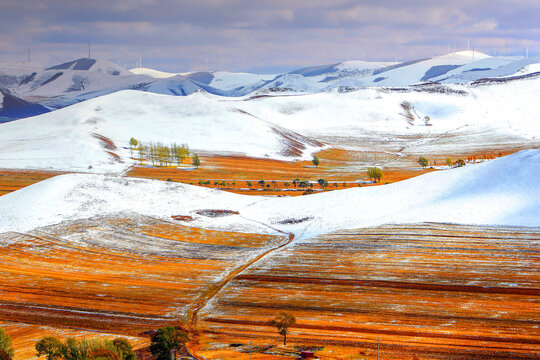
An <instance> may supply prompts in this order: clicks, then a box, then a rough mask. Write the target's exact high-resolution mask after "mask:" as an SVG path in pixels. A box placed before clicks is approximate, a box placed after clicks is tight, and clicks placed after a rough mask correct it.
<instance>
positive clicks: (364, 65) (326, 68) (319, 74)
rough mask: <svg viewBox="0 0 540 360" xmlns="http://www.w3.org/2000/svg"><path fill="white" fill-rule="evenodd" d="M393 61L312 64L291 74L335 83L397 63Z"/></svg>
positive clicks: (370, 73) (360, 76)
mask: <svg viewBox="0 0 540 360" xmlns="http://www.w3.org/2000/svg"><path fill="white" fill-rule="evenodd" d="M395 64H396V63H393V62H368V61H361V60H352V61H345V62H342V63H337V64H330V65H320V66H311V67H306V68H302V69H298V70H295V71H292V72H290V73H289V74H297V75H302V76H304V77H306V78H309V79H310V80H312V81H317V82H322V83H333V82H336V81H338V80H340V79H343V78H350V77H353V78H357V79H358V78H363V77H367V76H370V75H372V74H373V72H374V71H376V70H378V69H383V68H386V67H388V66H392V65H395Z"/></svg>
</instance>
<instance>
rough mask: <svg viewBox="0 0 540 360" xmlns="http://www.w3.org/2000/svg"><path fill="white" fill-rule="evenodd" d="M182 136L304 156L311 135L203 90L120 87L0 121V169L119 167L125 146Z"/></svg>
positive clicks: (207, 145) (221, 146)
mask: <svg viewBox="0 0 540 360" xmlns="http://www.w3.org/2000/svg"><path fill="white" fill-rule="evenodd" d="M131 137H134V138H136V139H139V140H141V141H143V142H149V141H152V142H162V143H164V144H171V143H173V142H174V143H177V144H183V143H186V144H188V145H189V146H190V148H191V149H192V150H193V151H196V152H206V153H219V154H224V153H226V154H245V155H249V156H253V157H269V158H274V159H289V160H291V159H296V158H310V154H311V153H312V152H314V151H318V149H319V148H320V146H322V144H320V143H319V142H317V141H314V140H312V139H309V138H306V137H304V136H301V135H299V134H297V133H294V132H292V131H289V130H287V129H286V128H285V127H280V126H278V125H275V124H272V123H269V122H267V121H264V120H262V119H260V118H257V117H255V116H253V115H251V114H249V113H248V112H246V111H244V110H240V109H239V108H237V107H236V106H235V105H234V103H229V102H221V101H219V99H218V98H216V97H215V96H213V95H209V94H207V93H202V92H197V93H194V94H191V95H190V96H184V97H176V96H166V95H157V94H151V93H145V92H140V91H120V92H116V93H113V94H109V95H104V96H101V97H99V98H96V99H92V100H88V101H85V102H82V103H78V104H75V105H72V106H69V107H66V108H63V109H60V110H57V111H54V112H51V113H47V114H43V115H40V116H36V117H32V118H27V119H22V120H17V121H14V122H9V123H5V124H1V125H0V168H33V169H57V170H73V171H92V172H115V173H118V172H121V171H123V170H125V169H126V168H127V167H129V166H130V165H132V164H133V163H134V161H133V160H130V159H129V157H130V151H129V150H128V149H126V148H125V147H127V146H128V141H129V139H130V138H131Z"/></svg>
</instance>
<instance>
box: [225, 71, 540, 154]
mask: <svg viewBox="0 0 540 360" xmlns="http://www.w3.org/2000/svg"><path fill="white" fill-rule="evenodd" d="M539 98H540V76H538V77H533V78H529V79H518V80H513V81H507V82H504V83H496V84H486V85H478V86H472V85H433V86H431V87H427V88H424V89H423V88H418V89H408V90H404V91H401V90H400V91H391V90H388V89H384V88H367V89H360V90H357V91H352V92H346V93H342V92H338V91H327V92H321V93H318V94H310V95H301V96H273V97H260V98H256V99H251V100H249V101H244V100H242V101H239V100H237V99H230V100H229V101H232V102H234V103H235V105H236V106H238V107H239V108H241V109H243V110H245V111H247V112H249V113H251V114H253V115H255V116H257V117H260V118H263V119H266V120H268V121H271V122H273V123H276V124H278V125H281V126H285V127H287V128H288V129H291V130H294V131H297V132H300V133H302V134H304V135H309V136H312V137H315V138H321V139H328V138H331V137H343V138H350V139H351V138H352V139H362V138H364V137H368V136H370V137H372V139H374V141H371V143H369V144H365V145H366V146H367V147H371V148H373V147H375V146H378V145H379V143H383V142H385V141H390V142H392V141H395V140H396V139H398V138H400V137H402V136H409V137H410V136H415V137H416V138H417V140H415V141H412V142H409V143H408V144H406V145H407V146H408V147H411V148H418V150H420V148H421V147H423V146H428V145H430V142H434V143H437V142H440V141H441V139H443V138H445V137H449V136H452V138H453V141H446V148H441V149H438V151H439V153H444V152H446V151H450V150H452V149H455V147H456V146H461V145H463V144H460V142H459V138H458V137H457V136H458V135H461V134H465V135H470V134H476V135H475V136H474V137H472V138H471V139H470V140H467V141H471V144H473V145H474V144H475V143H476V144H481V143H483V142H486V141H491V139H493V138H496V137H497V136H501V137H514V138H521V139H522V140H523V143H532V144H533V146H531V147H536V146H534V143H536V144H537V146H538V145H540V121H538V116H539V111H538V107H537V106H536V105H535V104H536V103H537V101H538V100H537V99H539ZM404 103H408V104H410V106H411V111H410V114H407V111H406V110H405V109H404V108H403V104H404ZM408 115H410V117H409V118H408ZM426 116H428V117H429V125H430V126H426V122H425V117H426ZM376 139H379V141H376ZM357 143H358V144H360V141H357ZM494 144H497V143H496V141H495V142H494Z"/></svg>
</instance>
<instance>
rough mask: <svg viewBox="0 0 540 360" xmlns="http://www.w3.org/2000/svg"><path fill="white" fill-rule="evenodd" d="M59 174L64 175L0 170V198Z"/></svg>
mask: <svg viewBox="0 0 540 360" xmlns="http://www.w3.org/2000/svg"><path fill="white" fill-rule="evenodd" d="M61 174H65V173H64V172H60V171H38V170H2V169H0V196H1V195H5V194H8V193H10V192H12V191H16V190H19V189H22V188H24V187H26V186H29V185H32V184H35V183H37V182H40V181H43V180H46V179H49V178H52V177H53V176H57V175H61Z"/></svg>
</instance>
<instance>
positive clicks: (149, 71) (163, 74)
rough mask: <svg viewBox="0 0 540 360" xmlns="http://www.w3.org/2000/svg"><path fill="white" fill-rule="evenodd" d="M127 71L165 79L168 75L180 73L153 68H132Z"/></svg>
mask: <svg viewBox="0 0 540 360" xmlns="http://www.w3.org/2000/svg"><path fill="white" fill-rule="evenodd" d="M129 72H131V73H133V74H135V75H146V76H150V77H153V78H156V79H167V78H170V77H173V76H176V75H180V74H176V73H170V72H166V71H159V70H154V69H150V68H141V67H139V68H133V69H129Z"/></svg>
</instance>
